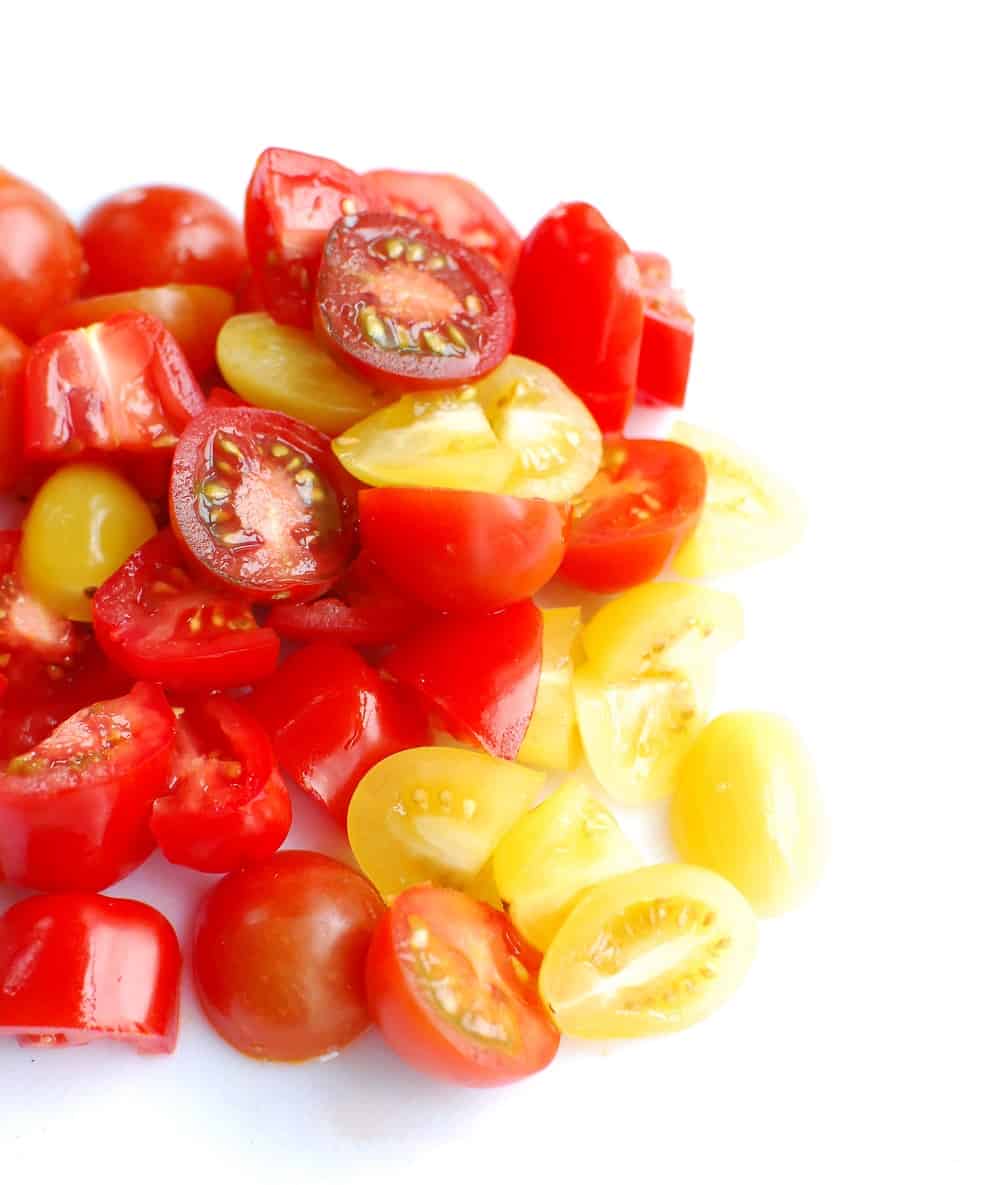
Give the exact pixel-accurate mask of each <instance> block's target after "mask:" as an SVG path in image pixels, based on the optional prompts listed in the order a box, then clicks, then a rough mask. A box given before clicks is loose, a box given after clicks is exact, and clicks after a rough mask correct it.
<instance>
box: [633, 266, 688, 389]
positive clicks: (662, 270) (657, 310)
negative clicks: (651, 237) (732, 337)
mask: <svg viewBox="0 0 1000 1185" xmlns="http://www.w3.org/2000/svg"><path fill="white" fill-rule="evenodd" d="M635 261H636V263H637V264H638V265H639V279H640V283H641V285H642V298H643V303H644V306H645V315H644V317H643V321H642V345H641V347H640V349H639V371H638V375H637V380H636V382H637V388H636V398H637V399H638V401H639V402H640V403H647V404H653V405H660V404H666V405H668V406H671V407H683V406H684V395H685V393H686V391H687V381H688V372H689V371H690V369H691V348H692V346H693V345H694V318H693V317H692V316H691V314H690V313H689V312H688V311H687V308H686V307H685V305H684V295H683V293H681V292H679V291H678V290H677V289H676V288H673V287H671V283H670V262H669V260H667V259H665V258H664V257H663V256H662V255H654V254H652V253H649V252H636V256H635Z"/></svg>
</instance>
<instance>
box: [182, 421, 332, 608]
mask: <svg viewBox="0 0 1000 1185" xmlns="http://www.w3.org/2000/svg"><path fill="white" fill-rule="evenodd" d="M345 488H346V487H345V482H344V479H343V475H342V473H341V471H340V467H339V466H338V465H337V462H336V461H335V459H334V458H333V457H332V456H331V454H330V444H329V440H328V439H327V438H326V437H324V436H322V435H321V434H320V433H319V432H317V431H316V430H315V429H314V428H310V427H309V426H308V425H306V424H301V423H299V422H297V421H296V420H293V419H290V418H289V417H288V416H283V415H280V414H279V413H277V412H270V411H261V410H259V409H258V408H233V409H227V408H217V409H215V410H213V411H209V412H206V413H205V414H204V415H202V416H199V418H198V419H197V420H196V421H194V422H193V423H192V424H191V425H190V426H189V427H188V429H187V430H186V431H185V432H184V435H183V436H182V437H181V439H180V443H179V444H178V446H177V451H176V453H175V454H174V464H173V469H172V471H171V477H170V518H171V522H172V523H173V527H174V531H175V532H176V534H177V537H178V539H179V540H180V542H181V544H182V545H183V547H184V549H185V550H186V551H187V553H188V554H189V555H190V556H191V558H192V559H193V560H194V561H195V562H196V563H197V564H198V565H199V567H201V568H203V569H204V570H205V571H206V572H207V573H208V574H209V576H210V577H211V578H212V579H214V580H216V581H217V582H220V583H222V584H225V585H228V586H230V587H232V588H235V589H237V590H239V591H240V592H241V593H243V594H244V595H245V596H247V597H249V598H250V599H251V600H274V599H279V600H282V599H286V598H289V597H295V598H296V599H301V598H308V597H314V596H318V595H319V594H320V593H322V592H323V591H324V590H325V589H327V588H329V586H330V585H331V584H332V583H333V582H334V581H335V580H336V579H337V578H338V577H339V576H340V574H341V573H342V572H343V570H344V567H345V565H346V563H347V561H348V560H349V558H350V554H351V551H352V549H353V547H354V542H355V540H354V535H353V521H352V520H351V517H350V516H351V510H350V507H349V506H348V505H347V499H346V496H345V495H344V493H343V490H344V489H345Z"/></svg>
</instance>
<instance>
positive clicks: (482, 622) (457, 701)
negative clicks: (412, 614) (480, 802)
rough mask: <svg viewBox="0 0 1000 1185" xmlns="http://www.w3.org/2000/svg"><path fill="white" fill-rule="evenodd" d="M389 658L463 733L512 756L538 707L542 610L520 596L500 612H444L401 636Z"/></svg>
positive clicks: (394, 671)
mask: <svg viewBox="0 0 1000 1185" xmlns="http://www.w3.org/2000/svg"><path fill="white" fill-rule="evenodd" d="M383 665H384V667H385V670H386V671H387V672H388V673H389V674H390V675H392V676H393V678H395V679H398V680H399V682H400V683H402V684H403V685H404V686H406V687H410V688H412V689H413V690H414V691H416V692H418V694H420V695H421V696H422V697H423V698H424V700H425V701H426V703H427V704H428V707H429V708H430V710H431V711H432V712H433V713H434V714H435V715H437V717H438V718H439V719H440V721H441V723H442V725H443V726H444V728H446V729H447V731H448V732H450V733H451V734H452V736H454V737H455V738H456V739H457V740H460V741H471V742H474V743H477V744H479V745H481V746H482V747H483V748H484V749H485V750H486V752H487V753H492V754H493V756H494V757H503V758H506V759H507V760H508V761H513V760H514V759H515V758H516V757H517V754H518V751H519V750H520V748H521V742H522V741H523V740H524V734H525V733H526V732H527V731H528V724H529V723H530V721H531V713H532V712H533V711H534V710H535V697H536V695H537V694H538V680H539V678H540V676H541V669H542V615H541V613H540V612H539V610H538V609H537V607H536V606H535V605H534V604H532V602H531V601H521V602H520V603H519V604H517V605H510V606H509V607H508V608H506V609H499V610H498V611H497V612H495V613H475V614H469V615H467V616H457V615H456V616H447V617H441V618H439V619H438V620H437V621H434V622H430V623H428V624H427V625H426V626H424V627H423V628H422V629H420V630H419V631H418V632H417V633H415V634H413V635H411V636H410V637H408V638H406V639H404V640H403V641H402V642H400V644H399V645H398V646H397V647H396V649H395V650H394V651H393V652H392V653H391V654H390V655H389V656H388V657H387V658H386V660H385V662H384V664H383Z"/></svg>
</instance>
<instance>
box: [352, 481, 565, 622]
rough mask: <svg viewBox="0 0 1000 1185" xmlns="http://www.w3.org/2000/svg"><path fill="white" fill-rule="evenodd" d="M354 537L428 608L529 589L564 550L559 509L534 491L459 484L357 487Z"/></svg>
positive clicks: (463, 607)
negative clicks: (491, 490)
mask: <svg viewBox="0 0 1000 1185" xmlns="http://www.w3.org/2000/svg"><path fill="white" fill-rule="evenodd" d="M358 513H359V516H360V521H361V543H362V546H363V547H364V548H365V550H366V551H367V552H368V554H369V555H370V556H371V557H372V559H373V560H374V561H375V563H376V564H377V565H378V566H379V567H380V568H381V569H382V571H383V572H385V573H386V574H387V575H388V576H389V577H390V579H391V580H393V581H394V582H395V584H397V585H398V586H399V588H401V589H403V590H404V591H405V592H408V593H409V594H410V596H412V597H414V598H415V599H416V600H418V601H422V602H423V603H424V604H425V605H428V606H429V607H430V608H432V609H437V610H440V611H441V612H449V611H451V612H464V613H475V612H477V611H480V610H482V611H487V610H490V609H501V608H503V607H504V606H505V605H512V604H514V603H515V602H516V601H524V600H527V599H528V598H529V597H531V596H533V595H534V594H535V593H536V592H538V590H539V589H540V588H542V587H543V585H545V584H547V583H548V582H549V580H551V578H552V577H553V576H554V575H555V572H556V570H557V569H558V567H559V564H560V561H561V560H562V558H563V554H564V552H565V546H566V545H565V534H566V524H567V514H566V510H565V508H564V507H562V506H557V505H556V504H555V503H554V502H547V501H545V500H543V499H541V498H511V497H508V496H505V495H503V494H482V493H474V492H469V491H465V490H462V491H460V490H418V489H383V490H362V491H361V493H360V496H359V498H358Z"/></svg>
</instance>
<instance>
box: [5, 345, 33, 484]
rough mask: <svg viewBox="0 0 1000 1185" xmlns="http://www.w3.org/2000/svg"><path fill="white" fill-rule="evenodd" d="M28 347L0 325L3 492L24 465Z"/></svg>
mask: <svg viewBox="0 0 1000 1185" xmlns="http://www.w3.org/2000/svg"><path fill="white" fill-rule="evenodd" d="M27 360H28V351H27V348H26V347H25V345H24V343H23V342H22V341H21V340H20V339H19V338H17V337H15V336H14V334H13V333H11V332H10V330H9V329H4V327H3V326H2V325H0V493H6V492H7V491H8V490H12V489H14V487H15V486H16V485H17V483H18V480H19V479H20V476H21V470H22V468H23V466H24V429H23V428H22V426H21V419H22V412H21V376H22V375H23V374H24V364H25V362H27Z"/></svg>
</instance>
